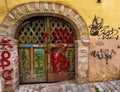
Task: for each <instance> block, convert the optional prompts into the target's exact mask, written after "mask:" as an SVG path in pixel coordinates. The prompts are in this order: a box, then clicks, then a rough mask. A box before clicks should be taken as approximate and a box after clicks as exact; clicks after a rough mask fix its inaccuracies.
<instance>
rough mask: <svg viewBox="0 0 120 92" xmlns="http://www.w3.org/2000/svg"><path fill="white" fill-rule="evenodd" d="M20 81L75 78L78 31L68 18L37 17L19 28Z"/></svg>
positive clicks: (52, 80) (51, 80) (49, 80)
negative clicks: (67, 20)
mask: <svg viewBox="0 0 120 92" xmlns="http://www.w3.org/2000/svg"><path fill="white" fill-rule="evenodd" d="M16 38H17V39H18V40H19V62H20V83H35V82H54V81H62V80H69V79H72V78H74V70H75V56H74V40H75V35H74V31H73V29H72V28H71V26H70V25H69V24H68V23H65V21H64V20H62V19H59V18H55V17H54V18H53V17H35V18H31V19H29V20H27V21H25V22H24V23H23V24H22V25H21V26H20V28H19V29H18V32H17V35H16Z"/></svg>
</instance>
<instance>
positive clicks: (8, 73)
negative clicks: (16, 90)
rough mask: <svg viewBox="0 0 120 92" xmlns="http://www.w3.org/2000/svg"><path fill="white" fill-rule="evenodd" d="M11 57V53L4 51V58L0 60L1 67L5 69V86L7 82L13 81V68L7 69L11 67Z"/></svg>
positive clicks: (2, 55) (3, 76) (3, 73)
mask: <svg viewBox="0 0 120 92" xmlns="http://www.w3.org/2000/svg"><path fill="white" fill-rule="evenodd" d="M10 56H11V55H10V52H9V51H3V52H2V54H1V57H2V58H1V59H0V67H1V68H2V69H3V72H2V78H3V79H4V80H5V84H6V82H8V81H10V80H12V77H11V73H12V71H13V68H12V69H10V70H8V69H5V68H6V67H8V66H9V65H10V61H9V60H8V59H9V58H10Z"/></svg>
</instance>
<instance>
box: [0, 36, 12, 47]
mask: <svg viewBox="0 0 120 92" xmlns="http://www.w3.org/2000/svg"><path fill="white" fill-rule="evenodd" d="M11 41H12V40H11V39H8V38H5V37H4V38H2V40H1V42H0V44H2V47H1V48H0V49H5V48H13V46H12V45H11Z"/></svg>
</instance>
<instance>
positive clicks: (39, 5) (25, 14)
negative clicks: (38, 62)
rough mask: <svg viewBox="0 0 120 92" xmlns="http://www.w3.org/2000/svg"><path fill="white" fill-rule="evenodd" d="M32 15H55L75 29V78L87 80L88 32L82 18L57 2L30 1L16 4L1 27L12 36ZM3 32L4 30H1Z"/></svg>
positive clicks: (79, 81)
mask: <svg viewBox="0 0 120 92" xmlns="http://www.w3.org/2000/svg"><path fill="white" fill-rule="evenodd" d="M33 16H55V17H58V18H62V19H64V20H66V21H68V22H69V23H70V24H71V25H72V26H73V27H74V29H75V33H76V36H77V37H76V38H77V39H76V41H75V44H76V46H75V64H76V65H75V67H76V69H75V78H76V80H77V82H78V83H81V82H87V81H88V49H89V48H88V45H89V44H88V43H89V36H88V35H89V32H88V28H87V24H86V23H85V21H84V20H83V18H82V17H81V16H80V15H79V14H78V13H77V12H76V11H74V10H73V9H71V8H69V7H67V6H65V5H62V4H58V3H50V2H49V3H48V2H30V3H25V4H22V5H18V6H16V7H15V8H13V9H12V10H11V11H10V12H8V14H7V15H6V17H5V19H4V20H3V22H2V23H1V25H0V26H1V28H3V29H4V30H6V35H9V36H10V37H12V38H14V37H15V33H16V31H17V28H18V27H19V26H20V25H21V23H22V22H23V21H24V20H27V19H29V18H31V17H33ZM3 32H4V31H3Z"/></svg>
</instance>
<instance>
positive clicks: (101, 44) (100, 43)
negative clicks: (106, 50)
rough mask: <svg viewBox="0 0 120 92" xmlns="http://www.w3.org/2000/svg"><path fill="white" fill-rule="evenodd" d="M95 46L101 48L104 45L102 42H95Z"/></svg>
mask: <svg viewBox="0 0 120 92" xmlns="http://www.w3.org/2000/svg"><path fill="white" fill-rule="evenodd" d="M95 44H96V45H97V46H103V45H104V43H103V42H102V41H98V42H95Z"/></svg>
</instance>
